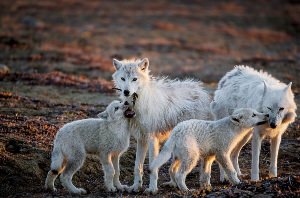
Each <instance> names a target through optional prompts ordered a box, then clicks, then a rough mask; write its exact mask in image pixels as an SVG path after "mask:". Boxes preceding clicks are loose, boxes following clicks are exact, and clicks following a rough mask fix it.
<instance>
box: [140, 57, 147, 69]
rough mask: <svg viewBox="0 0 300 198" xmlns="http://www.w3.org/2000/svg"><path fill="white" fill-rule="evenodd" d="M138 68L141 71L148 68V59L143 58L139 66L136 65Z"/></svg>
mask: <svg viewBox="0 0 300 198" xmlns="http://www.w3.org/2000/svg"><path fill="white" fill-rule="evenodd" d="M138 66H139V68H140V69H141V70H142V71H146V70H147V69H148V67H149V60H148V58H144V59H143V60H142V61H141V62H140V63H139V64H138Z"/></svg>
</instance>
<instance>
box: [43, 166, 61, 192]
mask: <svg viewBox="0 0 300 198" xmlns="http://www.w3.org/2000/svg"><path fill="white" fill-rule="evenodd" d="M57 176H58V173H54V172H53V171H52V170H50V171H49V172H48V174H47V178H46V181H45V188H46V189H50V190H52V191H56V188H55V186H54V182H55V180H56V178H57Z"/></svg>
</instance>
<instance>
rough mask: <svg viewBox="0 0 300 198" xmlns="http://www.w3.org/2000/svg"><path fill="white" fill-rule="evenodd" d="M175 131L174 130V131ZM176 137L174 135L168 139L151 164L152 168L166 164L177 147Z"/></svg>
mask: <svg viewBox="0 0 300 198" xmlns="http://www.w3.org/2000/svg"><path fill="white" fill-rule="evenodd" d="M173 133H174V132H173ZM175 143H176V142H175V138H174V136H173V135H171V137H170V138H169V139H168V140H167V142H166V143H165V145H164V147H163V148H162V150H161V152H160V153H159V155H158V156H157V158H155V160H154V161H153V162H152V163H151V165H150V170H154V169H158V168H159V167H161V166H162V165H163V164H165V163H166V162H167V161H168V160H169V159H170V158H171V154H172V152H173V150H174V147H175Z"/></svg>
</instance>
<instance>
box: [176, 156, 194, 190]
mask: <svg viewBox="0 0 300 198" xmlns="http://www.w3.org/2000/svg"><path fill="white" fill-rule="evenodd" d="M197 161H198V154H197V153H189V156H188V157H184V158H183V159H182V160H181V164H180V167H179V171H178V172H177V173H176V174H175V180H176V183H177V186H178V188H179V189H180V190H181V191H189V189H188V187H187V186H186V184H185V178H186V176H187V174H189V173H190V172H191V171H192V169H193V168H194V167H195V166H196V165H197Z"/></svg>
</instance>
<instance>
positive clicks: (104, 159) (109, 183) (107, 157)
mask: <svg viewBox="0 0 300 198" xmlns="http://www.w3.org/2000/svg"><path fill="white" fill-rule="evenodd" d="M100 161H101V163H102V167H103V171H104V183H105V186H106V189H107V191H109V192H116V191H117V189H116V187H115V186H114V182H113V179H114V175H115V169H114V166H113V164H112V160H111V154H105V153H103V154H100Z"/></svg>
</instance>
